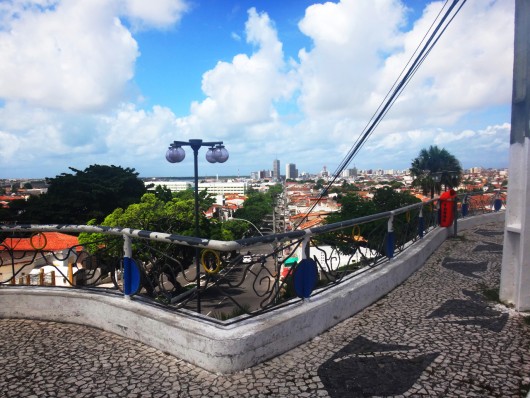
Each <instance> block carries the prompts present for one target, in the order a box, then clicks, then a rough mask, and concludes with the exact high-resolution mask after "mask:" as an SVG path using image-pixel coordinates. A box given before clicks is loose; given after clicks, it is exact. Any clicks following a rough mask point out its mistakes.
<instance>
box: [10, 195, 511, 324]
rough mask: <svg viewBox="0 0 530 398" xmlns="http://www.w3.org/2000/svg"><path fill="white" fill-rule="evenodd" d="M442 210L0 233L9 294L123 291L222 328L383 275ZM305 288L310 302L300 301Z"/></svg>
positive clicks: (468, 203) (498, 202) (493, 207)
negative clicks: (258, 227)
mask: <svg viewBox="0 0 530 398" xmlns="http://www.w3.org/2000/svg"><path fill="white" fill-rule="evenodd" d="M439 206H440V203H439V200H438V199H433V200H430V201H427V202H424V203H418V204H413V205H410V206H407V207H404V208H400V209H396V210H394V211H389V212H383V213H379V214H374V215H370V216H366V217H360V218H355V219H352V220H348V221H343V222H339V223H334V224H329V225H323V226H319V227H316V228H311V229H306V230H300V231H291V232H285V233H280V234H274V235H267V236H259V237H252V238H247V239H241V240H236V241H217V240H208V239H201V238H198V237H190V236H182V235H174V234H166V233H160V232H152V231H143V230H135V229H129V228H111V227H104V226H87V225H0V285H11V286H25V287H29V286H56V287H61V286H62V287H65V288H76V289H89V290H92V289H97V290H98V291H106V292H115V293H118V292H121V293H120V294H124V295H125V296H126V297H131V296H135V299H137V300H142V301H145V302H146V303H151V304H154V305H158V306H163V307H165V308H167V309H170V310H174V311H181V310H186V312H187V313H188V314H189V313H190V311H192V312H193V311H196V310H197V309H200V312H201V313H202V314H203V315H208V316H209V317H210V319H211V320H212V321H214V322H216V321H217V320H227V319H230V318H233V321H237V320H240V319H244V318H245V316H252V315H257V314H260V313H263V312H266V311H270V310H272V309H274V308H277V307H278V306H285V305H290V304H292V303H295V302H297V301H299V300H302V298H301V297H305V298H307V297H309V296H315V295H318V294H320V293H322V292H323V291H325V290H327V289H329V288H332V287H334V286H336V285H338V284H340V283H341V282H342V281H344V280H347V279H349V278H351V277H352V276H354V275H359V274H360V273H363V272H365V271H366V270H368V269H370V268H373V267H379V266H384V265H385V264H386V263H388V261H390V260H391V259H392V258H393V257H394V256H396V255H398V254H399V253H401V252H403V251H405V250H406V249H407V248H408V247H410V246H411V245H413V244H414V243H415V242H416V241H417V240H419V239H422V238H423V237H424V236H425V235H426V234H428V233H430V232H431V231H432V230H433V229H434V228H436V227H437V226H438V219H439ZM451 206H453V209H454V212H455V214H457V217H456V218H457V219H458V218H462V217H468V216H471V215H475V214H482V213H487V212H493V211H499V210H502V209H503V208H505V197H501V196H499V195H497V196H496V197H491V198H488V199H484V196H483V195H481V196H480V199H479V196H476V195H472V194H462V195H459V196H458V198H457V200H455V201H454V202H452V204H451ZM456 224H457V223H456V222H455V223H454V224H453V225H454V228H455V233H456ZM50 231H54V232H62V233H70V234H75V235H78V239H79V244H78V245H74V246H71V247H67V248H62V249H60V250H59V249H56V248H53V247H51V242H48V241H47V239H48V238H47V235H46V232H50ZM196 248H199V249H200V261H199V264H200V267H199V268H197V267H196V264H197V263H196V262H195V260H194V256H195V253H196V250H195V249H196ZM307 259H310V260H311V261H310V262H311V264H312V265H313V267H314V268H309V269H310V270H312V271H311V272H310V274H311V273H313V274H311V275H310V278H309V279H308V278H307V275H308V274H307V270H304V271H303V272H302V271H300V272H298V270H299V269H301V265H300V264H302V263H304V261H302V260H307ZM306 262H307V261H306ZM304 273H305V275H306V276H304V277H302V276H300V275H301V274H304ZM297 274H299V276H298V277H297ZM300 281H301V282H300ZM300 284H302V290H303V291H304V292H305V293H300ZM307 289H309V291H308V290H307ZM243 314H245V316H243V317H240V316H239V315H243Z"/></svg>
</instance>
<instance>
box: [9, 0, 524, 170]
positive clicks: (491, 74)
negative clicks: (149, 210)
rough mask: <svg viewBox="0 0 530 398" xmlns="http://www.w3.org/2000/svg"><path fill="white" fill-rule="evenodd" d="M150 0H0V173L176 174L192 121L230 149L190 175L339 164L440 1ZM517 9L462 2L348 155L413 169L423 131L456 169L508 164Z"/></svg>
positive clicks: (195, 131)
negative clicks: (278, 164) (172, 154)
mask: <svg viewBox="0 0 530 398" xmlns="http://www.w3.org/2000/svg"><path fill="white" fill-rule="evenodd" d="M109 4H110V5H112V6H109ZM146 4H147V3H143V2H138V1H135V0H120V1H118V0H109V2H107V3H105V4H104V3H100V2H83V1H79V0H71V1H68V2H66V1H62V0H51V1H49V2H47V3H45V4H42V2H38V1H36V0H35V1H29V2H28V1H25V2H22V1H19V0H15V1H12V2H9V3H2V4H0V46H2V48H4V49H5V51H3V52H2V53H0V139H1V140H2V143H3V144H2V145H1V146H0V178H8V177H11V178H19V177H20V178H42V177H53V176H55V175H59V174H61V173H65V172H66V173H68V172H70V170H69V169H68V168H69V167H75V168H77V169H84V168H86V167H88V166H89V165H91V164H114V165H119V166H122V167H131V168H135V169H136V171H138V172H139V174H140V176H187V175H190V174H192V168H193V165H192V161H191V160H190V159H191V158H192V156H191V152H190V151H188V154H187V158H186V159H185V161H184V162H182V163H181V164H178V165H171V164H168V163H167V162H166V160H165V158H164V154H165V151H166V149H167V147H168V145H169V144H170V143H171V142H172V141H173V140H188V139H190V138H202V139H204V140H222V141H224V143H225V145H226V147H227V149H228V151H229V153H230V159H229V160H228V161H227V162H226V163H224V164H222V165H210V164H208V163H207V162H206V161H204V155H205V150H202V151H200V154H199V156H200V165H199V173H200V174H201V175H249V174H250V172H252V171H255V170H261V169H269V168H270V165H271V160H272V159H280V160H281V161H282V162H283V164H286V163H288V162H292V163H295V164H296V165H297V168H298V169H299V170H300V171H307V172H310V173H317V172H318V171H319V170H320V169H321V167H322V166H323V165H327V167H328V170H330V172H331V173H332V172H333V171H334V170H335V169H336V167H337V165H338V164H339V163H340V161H341V160H342V159H343V158H344V156H345V154H346V153H347V152H348V150H349V148H350V147H351V146H352V145H353V143H354V142H355V140H356V138H357V137H358V136H359V134H360V132H361V131H362V129H363V127H364V126H365V125H366V123H367V122H368V120H369V119H370V117H371V115H372V114H373V112H374V111H375V109H376V108H377V106H378V104H379V103H380V101H381V100H382V99H383V97H384V95H385V94H386V92H387V91H388V90H389V89H390V87H391V85H392V83H393V82H394V81H395V79H396V78H397V77H398V75H399V72H400V71H401V70H402V68H403V67H404V66H405V64H406V61H407V59H408V57H409V56H410V55H411V54H412V52H413V51H414V49H415V48H416V46H417V45H418V44H419V42H420V41H421V38H422V37H423V35H424V34H425V33H426V32H427V27H428V26H429V25H430V24H431V23H432V22H433V21H434V16H435V15H436V14H437V13H438V12H439V11H440V7H441V2H434V1H433V2H430V1H418V0H407V1H397V0H377V1H375V0H356V1H352V0H342V1H336V2H318V1H309V0H303V1H297V2H288V3H285V4H284V3H278V2H267V1H265V0H256V1H251V0H241V1H237V0H227V1H226V2H217V1H214V0H204V1H201V2H191V1H185V0H174V1H166V0H153V1H151V2H149V3H148V5H146ZM513 13H514V9H513V2H506V1H492V2H467V3H466V4H465V5H464V7H463V8H462V10H461V12H460V13H459V14H458V15H457V16H456V18H455V19H454V21H453V22H452V24H451V25H450V27H449V28H448V29H447V31H446V32H445V34H444V36H443V37H442V38H441V40H440V41H439V42H438V44H437V45H436V47H435V48H434V50H433V51H432V53H431V54H430V55H429V57H428V58H427V60H426V61H425V63H424V64H423V65H422V66H421V68H420V69H419V70H418V72H417V74H416V75H415V76H414V78H413V79H412V81H411V82H410V84H409V85H408V86H407V88H406V89H405V91H404V92H403V95H402V96H401V97H400V98H399V99H398V101H397V102H396V104H395V106H394V108H393V109H392V110H391V111H390V112H389V113H388V115H387V117H386V119H385V120H383V122H382V123H381V124H380V126H379V127H378V129H377V130H376V132H375V133H374V135H373V136H372V137H371V138H370V139H369V140H368V141H367V143H366V145H365V146H364V148H363V150H362V151H361V152H360V154H359V155H358V157H356V158H355V159H354V162H355V163H356V164H357V165H358V167H360V165H363V164H370V165H372V166H370V168H382V169H389V168H394V169H404V168H408V167H409V166H410V163H411V161H412V159H413V158H414V157H416V156H417V155H418V153H419V151H420V149H421V148H424V147H428V146H429V145H438V146H440V147H444V148H446V149H447V150H449V151H450V152H451V153H453V154H454V155H455V156H456V157H457V158H458V159H459V160H460V161H461V162H462V166H463V167H464V168H469V167H474V166H482V167H486V168H487V167H496V168H504V167H507V166H508V146H509V131H510V110H511V85H512V67H513ZM102 38H104V39H105V40H102ZM95 54H96V55H95ZM293 155H294V156H293ZM375 159H377V164H374V163H375V162H374V160H375ZM350 167H351V166H350ZM366 168H368V167H366Z"/></svg>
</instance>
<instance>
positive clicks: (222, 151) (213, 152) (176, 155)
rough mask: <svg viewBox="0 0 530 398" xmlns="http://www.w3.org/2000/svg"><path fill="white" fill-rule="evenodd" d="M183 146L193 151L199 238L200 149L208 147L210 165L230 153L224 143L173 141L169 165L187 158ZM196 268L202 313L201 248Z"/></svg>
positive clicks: (196, 248) (198, 298)
mask: <svg viewBox="0 0 530 398" xmlns="http://www.w3.org/2000/svg"><path fill="white" fill-rule="evenodd" d="M183 146H190V147H191V149H193V176H194V181H195V236H196V237H197V238H198V237H199V165H198V160H197V158H198V155H199V148H201V147H203V146H208V147H210V148H208V151H207V152H206V160H207V161H208V162H209V163H224V162H226V161H227V160H228V151H227V150H226V148H225V147H224V145H223V141H213V142H204V141H203V140H200V139H192V140H189V141H188V142H185V141H173V143H172V144H170V145H169V148H168V150H167V152H166V160H167V161H168V162H169V163H179V162H182V161H183V160H184V158H185V157H186V152H184V149H182V147H183ZM195 268H196V274H197V312H198V313H199V314H200V313H201V298H200V289H201V278H200V273H201V268H200V263H199V248H198V247H195Z"/></svg>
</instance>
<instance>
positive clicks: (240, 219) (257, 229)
mask: <svg viewBox="0 0 530 398" xmlns="http://www.w3.org/2000/svg"><path fill="white" fill-rule="evenodd" d="M230 220H236V221H245V222H248V223H249V224H250V225H252V226H253V227H254V228H255V229H256V231H258V233H259V234H260V235H261V236H263V233H262V232H261V231H260V230H259V228H258V227H256V225H254V223H253V222H251V221H249V220H245V219H244V218H236V217H230V218H229V219H228V220H227V221H230Z"/></svg>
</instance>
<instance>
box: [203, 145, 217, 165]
mask: <svg viewBox="0 0 530 398" xmlns="http://www.w3.org/2000/svg"><path fill="white" fill-rule="evenodd" d="M206 160H207V161H208V162H210V163H216V162H217V159H216V158H215V148H214V147H211V148H208V151H207V152H206Z"/></svg>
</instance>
